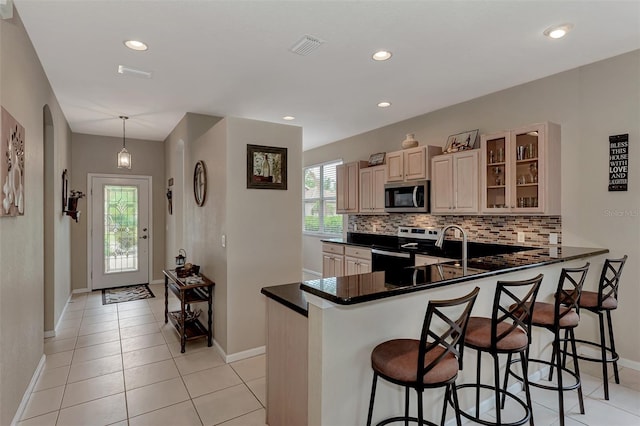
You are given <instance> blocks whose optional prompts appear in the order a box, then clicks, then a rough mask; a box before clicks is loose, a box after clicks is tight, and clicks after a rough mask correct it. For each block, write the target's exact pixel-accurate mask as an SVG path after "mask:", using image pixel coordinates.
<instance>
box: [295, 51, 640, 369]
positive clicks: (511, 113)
mask: <svg viewBox="0 0 640 426" xmlns="http://www.w3.org/2000/svg"><path fill="white" fill-rule="evenodd" d="M639 75H640V51H634V52H631V53H628V54H625V55H621V56H617V57H614V58H611V59H608V60H605V61H601V62H597V63H594V64H590V65H587V66H583V67H580V68H577V69H574V70H570V71H566V72H563V73H560V74H557V75H554V76H551V77H547V78H544V79H541V80H537V81H533V82H531V83H527V84H523V85H520V86H517V87H513V88H510V89H507V90H503V91H500V92H496V93H492V94H490V95H487V96H483V97H481V98H478V99H474V100H471V101H468V102H465V103H462V104H459V105H454V106H451V107H449V108H444V109H441V110H438V111H435V112H432V113H428V114H425V115H422V116H419V117H415V118H412V119H409V120H406V121H402V122H399V123H395V124H393V125H390V126H386V127H384V128H381V129H378V130H374V131H372V132H368V133H365V134H362V135H357V136H354V137H351V138H348V139H345V140H342V141H338V142H336V143H333V144H330V145H325V146H323V147H320V148H317V149H313V150H309V151H306V152H305V153H304V164H305V165H311V164H316V163H320V162H324V161H328V160H333V159H336V158H343V159H344V160H345V161H352V160H357V159H367V158H368V156H369V154H371V153H373V152H378V151H395V150H397V149H398V148H400V142H401V141H402V140H403V138H404V135H405V134H406V133H415V134H416V139H418V140H419V141H420V143H421V144H429V145H440V146H442V145H444V141H445V140H446V138H447V136H448V135H450V134H454V133H457V132H459V131H462V130H467V129H476V128H477V129H480V132H481V133H485V132H493V131H498V130H502V129H509V128H513V127H516V126H520V125H524V124H529V123H536V122H541V121H552V122H555V123H558V124H560V125H561V127H562V155H561V156H562V179H561V180H562V233H563V236H562V238H563V244H565V245H569V246H571V245H574V246H597V247H606V248H608V249H610V250H611V254H610V256H612V257H619V256H622V255H624V254H628V255H629V257H630V262H628V263H627V266H626V269H625V271H624V274H623V280H622V284H621V286H622V287H621V292H620V298H621V304H620V308H619V309H618V311H617V312H616V313H615V314H614V326H615V328H616V336H617V338H616V343H617V346H618V349H619V352H620V354H621V356H622V357H624V358H626V359H628V360H632V361H634V362H640V339H639V338H638V333H637V330H636V329H635V325H636V324H637V323H638V313H637V309H636V308H635V304H636V301H638V300H640V288H638V286H637V285H636V284H635V282H636V280H637V277H638V275H640V266H639V262H638V259H639V258H640V196H639V189H638V188H639V187H640V172H638V170H636V169H637V168H638V167H640V149H639V148H637V145H638V144H637V141H638V140H639V139H640V79H639V78H638V76H639ZM621 133H629V139H630V146H631V148H630V159H629V165H630V168H631V171H630V174H629V178H630V181H629V191H628V192H617V193H616V192H608V191H607V184H608V136H609V135H615V134H621ZM634 147H636V149H634ZM639 170H640V169H639ZM318 259H320V243H319V239H318V238H313V237H305V260H304V265H305V267H306V268H309V269H314V270H318V269H317V268H321V265H320V263H319V261H318ZM601 266H602V265H601V264H597V265H596V264H594V265H592V271H591V272H590V278H591V285H595V283H594V280H595V278H596V276H597V275H599V272H600V271H599V269H600V267H601ZM582 317H583V318H584V320H583V321H584V323H585V324H581V327H580V329H579V330H580V333H582V334H584V333H586V332H587V330H594V327H595V325H594V324H593V323H592V321H591V318H589V315H588V314H585V315H583V316H582ZM636 366H637V365H636Z"/></svg>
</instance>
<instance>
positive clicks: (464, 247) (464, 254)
mask: <svg viewBox="0 0 640 426" xmlns="http://www.w3.org/2000/svg"><path fill="white" fill-rule="evenodd" d="M450 228H455V229H458V230H460V232H462V273H463V274H464V275H467V232H466V231H465V230H464V229H462V228H461V227H460V226H458V225H447V226H445V227H444V228H442V231H441V232H440V237H438V240H437V241H436V247H438V248H442V245H443V244H444V235H445V234H446V233H447V230H449V229H450Z"/></svg>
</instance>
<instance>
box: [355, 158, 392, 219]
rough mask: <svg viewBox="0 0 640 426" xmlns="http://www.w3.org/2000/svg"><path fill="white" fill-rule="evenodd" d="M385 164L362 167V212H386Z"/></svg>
mask: <svg viewBox="0 0 640 426" xmlns="http://www.w3.org/2000/svg"><path fill="white" fill-rule="evenodd" d="M385 182H386V167H385V166H384V165H381V166H374V167H367V168H364V169H360V213H384V184H385Z"/></svg>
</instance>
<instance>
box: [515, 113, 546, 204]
mask: <svg viewBox="0 0 640 426" xmlns="http://www.w3.org/2000/svg"><path fill="white" fill-rule="evenodd" d="M545 133H546V132H545V126H543V125H532V126H528V127H523V128H520V129H515V130H512V131H511V153H510V164H509V165H510V167H511V173H510V177H509V179H510V182H509V183H510V185H511V210H512V211H513V212H517V213H542V212H544V197H543V194H542V193H541V191H540V188H541V187H542V182H544V168H543V167H540V166H541V164H540V163H541V159H542V157H543V156H544V147H543V141H544V140H545Z"/></svg>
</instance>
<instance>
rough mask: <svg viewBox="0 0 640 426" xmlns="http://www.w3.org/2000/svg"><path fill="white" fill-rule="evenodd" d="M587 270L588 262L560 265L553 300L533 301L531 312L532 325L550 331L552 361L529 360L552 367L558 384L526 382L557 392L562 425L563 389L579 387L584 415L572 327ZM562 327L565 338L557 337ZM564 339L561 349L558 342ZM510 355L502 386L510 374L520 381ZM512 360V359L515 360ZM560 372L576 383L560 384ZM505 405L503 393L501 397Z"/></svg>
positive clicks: (578, 307) (575, 322) (576, 319)
mask: <svg viewBox="0 0 640 426" xmlns="http://www.w3.org/2000/svg"><path fill="white" fill-rule="evenodd" d="M588 270H589V263H587V264H586V265H584V266H583V267H581V268H563V269H562V272H561V273H560V280H559V281H558V288H557V290H556V294H555V302H554V303H545V302H535V303H534V304H533V314H532V320H531V325H532V326H534V327H543V328H546V329H547V330H549V331H550V332H552V333H553V344H552V346H553V352H552V355H551V361H546V360H540V359H533V358H529V363H532V362H533V363H540V364H545V365H548V366H550V367H551V369H550V371H549V380H552V378H553V371H554V368H555V371H556V372H557V376H558V379H557V380H558V385H557V386H552V385H546V384H543V383H536V382H530V383H529V385H531V386H535V387H538V388H541V389H547V390H555V391H557V392H558V406H559V413H560V425H561V426H564V391H567V390H573V389H578V400H579V402H580V412H581V413H582V414H584V401H583V398H582V382H581V381H580V368H579V367H578V357H577V354H578V352H577V351H576V342H575V335H574V329H575V327H577V326H578V322H579V321H580V306H579V302H580V295H581V292H582V285H583V284H584V280H585V278H586V276H587V271H588ZM563 330H564V332H565V333H564V334H565V336H564V338H561V337H560V334H561V332H562V331H563ZM561 342H564V349H561V348H560V343H561ZM568 342H570V343H571V351H572V358H573V366H574V370H575V371H571V370H569V369H567V368H566V355H567V343H568ZM561 353H562V354H563V355H564V361H562V360H561V359H560V358H561V357H560V354H561ZM511 355H512V354H509V357H508V359H507V374H505V377H504V389H506V388H507V385H508V383H509V375H512V376H514V377H516V378H518V379H519V380H521V381H522V378H521V377H519V376H518V375H517V374H516V373H515V372H514V371H512V370H511V365H512V361H511ZM518 361H519V360H514V361H513V362H518ZM562 371H565V372H567V373H569V374H570V375H571V376H573V378H574V379H575V381H576V382H575V383H574V384H571V385H563V383H562ZM502 404H503V406H504V395H503V398H502Z"/></svg>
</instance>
